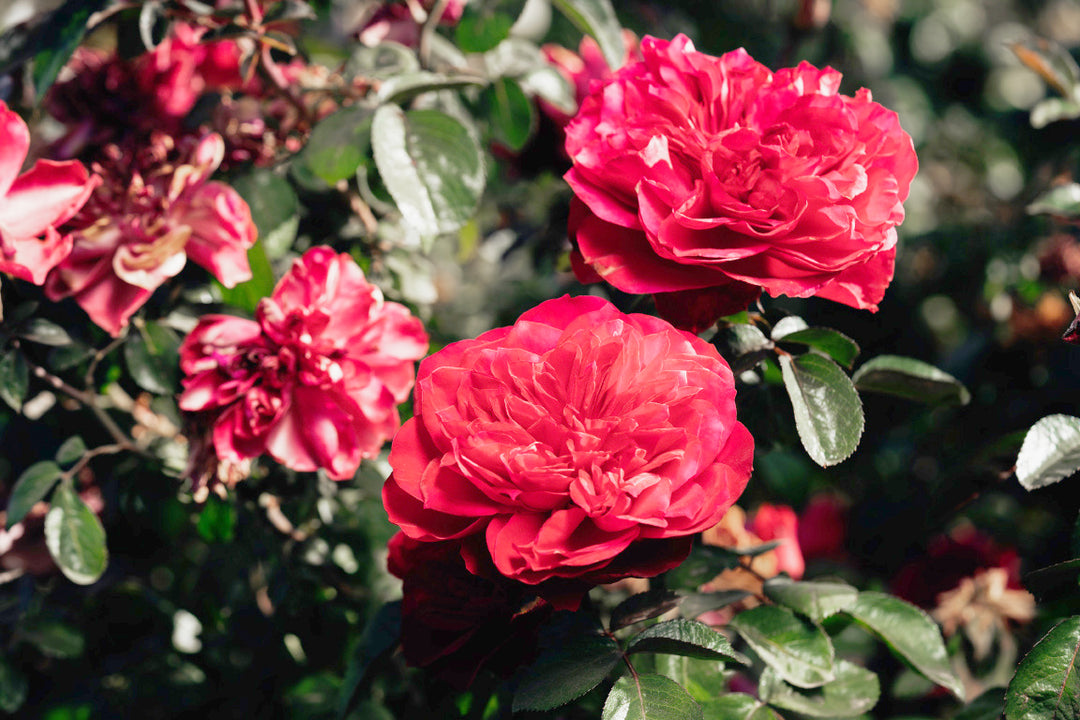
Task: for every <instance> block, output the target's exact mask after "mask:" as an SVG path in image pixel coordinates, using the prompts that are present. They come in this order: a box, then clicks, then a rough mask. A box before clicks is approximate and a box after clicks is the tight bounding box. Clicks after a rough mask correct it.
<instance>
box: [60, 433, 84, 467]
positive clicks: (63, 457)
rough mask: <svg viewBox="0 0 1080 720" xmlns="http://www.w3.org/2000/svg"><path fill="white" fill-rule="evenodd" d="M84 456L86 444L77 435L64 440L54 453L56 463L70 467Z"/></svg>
mask: <svg viewBox="0 0 1080 720" xmlns="http://www.w3.org/2000/svg"><path fill="white" fill-rule="evenodd" d="M85 454H86V443H85V442H83V439H82V438H81V437H79V436H78V435H72V436H71V437H69V438H68V439H67V440H65V441H64V442H63V443H62V444H61V445H60V449H58V450H57V451H56V462H58V463H60V464H61V465H71V464H72V463H74V462H77V461H78V460H79V459H80V458H82V456H83V455H85Z"/></svg>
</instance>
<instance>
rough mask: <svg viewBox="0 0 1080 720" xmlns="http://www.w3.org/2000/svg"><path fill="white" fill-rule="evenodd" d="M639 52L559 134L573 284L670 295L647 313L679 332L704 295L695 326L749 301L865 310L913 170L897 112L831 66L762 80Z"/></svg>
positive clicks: (731, 62) (889, 252) (671, 45)
mask: <svg viewBox="0 0 1080 720" xmlns="http://www.w3.org/2000/svg"><path fill="white" fill-rule="evenodd" d="M641 51H642V55H643V58H644V59H643V60H642V61H641V62H636V63H631V64H629V65H626V66H625V67H623V68H622V69H620V70H619V71H618V72H617V73H616V74H615V75H614V76H613V77H612V78H611V79H610V80H609V81H608V82H607V83H606V84H603V85H599V84H598V85H595V86H594V87H593V91H592V92H591V93H590V95H589V96H588V97H587V98H586V99H585V101H584V102H583V103H582V106H581V110H580V112H579V113H578V115H577V117H576V118H575V119H574V120H573V121H572V122H571V123H570V124H569V125H568V126H567V128H566V136H567V140H566V148H567V152H568V154H569V155H570V157H571V159H572V160H573V162H574V166H573V168H571V170H570V171H569V172H568V173H567V174H566V180H567V182H568V183H569V184H570V186H571V187H572V188H573V190H574V193H575V195H576V199H575V202H574V204H573V207H572V209H571V218H570V231H571V235H572V237H573V239H574V240H575V242H576V246H577V251H576V252H577V253H578V254H579V256H580V257H579V258H578V262H577V263H576V265H575V267H576V269H577V270H578V271H579V275H581V276H582V279H586V280H589V279H595V278H596V277H601V278H603V279H604V280H605V281H607V282H609V283H611V284H612V285H614V286H616V287H618V288H619V289H621V290H624V291H626V292H632V293H653V294H659V293H682V294H681V295H678V296H675V297H676V299H677V302H675V303H672V302H667V303H661V305H664V306H665V308H664V309H663V310H662V312H664V314H665V316H666V317H670V318H671V319H672V320H673V322H677V323H682V324H683V325H700V324H701V318H691V319H690V321H687V319H686V318H684V317H683V316H682V315H681V314H680V313H679V312H677V310H678V306H679V305H681V304H688V305H689V304H692V303H693V302H694V299H693V296H695V295H700V294H703V293H704V294H710V295H713V296H715V298H714V299H713V300H712V301H710V302H707V303H698V305H697V307H698V309H700V308H703V307H708V308H710V311H711V312H712V313H713V317H712V318H710V319H709V321H710V322H711V320H715V317H716V315H717V314H726V313H729V312H735V311H737V310H742V309H745V307H746V305H747V303H748V298H753V297H754V296H755V295H756V294H757V293H758V292H760V291H761V290H764V291H765V292H767V293H769V294H770V295H789V296H793V297H809V296H817V297H824V298H828V299H830V300H835V301H837V302H841V303H844V304H846V305H851V306H852V307H856V308H864V309H869V310H876V309H877V304H878V303H879V302H880V301H881V299H882V297H883V295H884V293H885V288H886V287H887V286H888V284H889V282H890V280H891V279H892V275H893V264H894V258H895V253H896V226H897V225H898V224H900V222H901V221H902V220H903V218H904V208H903V204H902V203H903V201H904V200H905V199H906V198H907V195H908V190H909V188H910V184H911V180H912V178H913V177H914V175H915V172H916V169H917V166H918V162H917V160H916V157H915V151H914V149H913V146H912V142H911V138H910V137H909V136H908V134H907V133H905V132H904V131H903V130H902V129H901V127H900V123H899V121H898V119H897V116H896V113H894V112H892V111H890V110H886V109H885V108H883V107H882V106H881V105H878V104H877V103H875V102H872V100H871V97H870V92H869V91H868V90H865V89H864V90H860V91H858V92H857V93H856V94H855V96H854V97H849V96H846V95H840V94H839V92H838V90H839V87H840V73H838V72H836V71H835V70H832V69H831V68H825V69H823V70H819V69H817V68H815V67H813V66H812V65H809V64H808V63H805V62H804V63H802V64H800V65H799V66H798V67H795V68H787V69H784V70H780V71H778V72H776V73H775V74H774V73H772V72H770V71H769V70H768V68H766V67H765V66H764V65H761V64H760V63H757V62H755V61H754V60H753V59H752V58H751V57H750V56H749V55H748V54H747V53H746V52H745V51H743V50H736V51H733V52H729V53H727V54H725V55H723V56H721V57H711V56H709V55H704V54H702V53H699V52H696V51H695V50H694V46H693V44H692V43H691V42H690V40H689V39H687V38H686V37H685V36H681V35H680V36H678V37H676V38H675V39H674V40H672V41H671V42H668V41H665V40H658V39H656V38H652V37H646V38H644V39H643V40H642V42H641ZM716 298H718V299H716ZM688 312H689V314H691V315H692V314H693V313H692V312H690V311H688Z"/></svg>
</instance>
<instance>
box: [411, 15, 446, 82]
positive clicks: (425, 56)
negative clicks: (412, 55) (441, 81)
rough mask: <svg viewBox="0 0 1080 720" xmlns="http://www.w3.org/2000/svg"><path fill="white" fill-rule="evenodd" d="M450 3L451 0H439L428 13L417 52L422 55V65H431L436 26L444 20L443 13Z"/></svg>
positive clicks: (421, 30)
mask: <svg viewBox="0 0 1080 720" xmlns="http://www.w3.org/2000/svg"><path fill="white" fill-rule="evenodd" d="M449 5H450V0H438V2H436V3H435V7H433V8H431V13H429V14H428V18H427V21H426V22H425V23H424V26H423V27H422V28H421V29H420V43H419V47H418V48H417V54H418V55H419V56H420V65H421V66H422V67H425V68H427V67H430V66H431V36H432V35H434V34H435V28H436V27H438V26H439V21H440V20H442V16H443V13H444V12H446V8H447V7H449Z"/></svg>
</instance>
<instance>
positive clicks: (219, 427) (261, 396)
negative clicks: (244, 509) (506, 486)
mask: <svg viewBox="0 0 1080 720" xmlns="http://www.w3.org/2000/svg"><path fill="white" fill-rule="evenodd" d="M425 352H427V336H426V335H425V333H424V329H423V326H422V325H421V323H420V321H419V320H418V319H416V318H415V317H413V316H412V315H411V314H409V311H408V309H406V308H405V307H404V306H403V305H399V304H397V303H393V302H386V301H384V300H383V297H382V293H381V292H380V291H379V289H378V288H377V287H375V286H374V285H371V284H370V283H368V281H367V280H366V279H365V278H364V273H363V271H362V270H361V269H360V267H359V266H358V265H357V264H356V263H355V262H354V261H353V260H352V258H350V257H349V256H348V255H345V254H342V255H338V254H336V253H334V251H333V250H331V249H330V248H327V247H316V248H312V249H311V250H308V251H307V252H306V253H304V255H303V257H302V258H300V259H299V260H297V261H296V262H295V263H294V264H293V266H292V268H291V269H290V270H289V272H288V273H287V274H286V275H285V277H283V278H282V279H281V281H280V282H278V284H277V286H276V287H275V288H274V293H273V295H272V296H271V297H269V298H264V299H263V300H262V302H261V303H260V304H259V308H258V312H257V314H256V320H254V321H253V320H245V319H242V318H236V317H231V316H226V315H207V316H205V317H203V318H202V319H201V320H200V321H199V324H198V325H197V326H196V327H195V329H194V330H192V331H191V334H189V335H188V337H187V338H186V339H185V340H184V343H183V345H181V348H180V369H181V370H182V371H183V372H184V375H185V378H184V381H183V382H184V392H183V393H182V394H181V396H180V407H181V409H183V410H186V411H188V412H192V413H208V414H209V415H208V417H210V418H212V421H211V423H210V424H211V425H212V430H211V433H212V438H213V447H214V450H215V452H216V454H217V457H218V459H219V460H221V461H224V462H228V463H231V464H234V465H236V464H240V463H243V462H244V461H246V460H250V459H251V458H254V457H257V456H259V455H261V454H263V453H268V454H269V455H271V456H272V457H273V458H274V459H275V460H277V461H278V462H280V463H282V464H283V465H285V466H287V467H290V468H292V469H294V470H301V471H311V470H315V469H317V468H324V469H326V471H327V472H328V473H329V475H330V477H332V478H334V479H337V480H343V479H347V478H350V477H352V476H353V475H354V474H355V473H356V469H357V467H358V466H359V464H360V461H361V459H362V458H365V457H372V456H374V455H376V454H378V452H379V449H380V448H381V447H382V445H383V443H384V442H385V441H386V440H387V439H388V438H389V437H390V436H391V435H392V434H393V433H394V431H395V430H396V429H397V427H398V425H399V422H400V421H399V418H398V413H397V406H398V404H400V403H401V402H403V401H404V400H405V399H406V398H407V397H408V395H409V391H410V390H411V389H412V383H413V372H414V371H413V363H414V362H415V361H416V360H418V359H420V358H421V357H423V356H424V353H425ZM204 417H206V416H204ZM204 424H205V423H204Z"/></svg>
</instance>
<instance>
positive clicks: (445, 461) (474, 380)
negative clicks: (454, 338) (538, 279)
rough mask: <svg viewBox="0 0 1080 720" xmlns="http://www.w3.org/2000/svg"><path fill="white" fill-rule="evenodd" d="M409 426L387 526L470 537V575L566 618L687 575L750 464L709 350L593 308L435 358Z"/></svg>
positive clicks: (656, 322) (602, 304)
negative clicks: (693, 549)
mask: <svg viewBox="0 0 1080 720" xmlns="http://www.w3.org/2000/svg"><path fill="white" fill-rule="evenodd" d="M413 412H414V413H415V415H414V417H413V418H412V419H410V420H409V421H407V422H406V423H405V424H404V425H403V426H402V428H401V430H400V431H399V432H398V434H397V435H396V436H395V437H394V442H393V445H392V447H391V450H390V465H391V467H392V468H393V474H392V475H391V477H390V479H389V480H388V481H387V482H386V485H385V486H384V488H383V503H384V505H385V506H386V509H387V512H388V513H389V515H390V519H391V520H392V521H393V522H394V523H396V524H397V525H399V526H400V527H401V529H402V530H403V531H404V532H405V534H406V535H408V536H409V537H411V538H413V539H415V540H420V541H423V542H435V541H441V540H449V539H457V538H461V539H462V554H463V556H464V558H465V562H466V564H467V565H468V567H469V570H470V571H472V572H474V573H478V574H484V573H486V572H487V571H488V570H489V569H493V570H497V571H498V572H499V573H501V574H502V575H504V576H506V577H509V578H511V579H514V580H518V581H521V582H525V583H528V584H533V585H538V584H541V583H546V582H548V581H551V582H553V583H555V584H556V585H557V586H558V589H557V591H556V592H558V593H562V594H563V597H562V598H557V599H553V602H558V603H559V604H560V605H562V606H567V605H569V606H572V605H573V604H574V603H575V602H576V599H579V598H580V592H581V591H583V590H584V589H587V588H588V586H589V585H591V584H596V583H600V582H611V581H613V580H617V579H620V578H623V577H630V576H651V575H655V574H657V573H659V572H663V571H664V570H667V569H670V568H671V567H674V566H675V565H677V564H678V563H679V562H681V561H682V560H683V559H684V558H685V557H686V554H687V552H689V549H690V543H691V541H692V535H693V534H694V533H698V532H701V531H702V530H704V529H705V528H708V527H711V526H712V525H714V524H716V522H717V521H718V520H719V519H720V518H721V517H722V516H723V514H724V512H725V511H726V510H727V509H728V507H730V506H731V504H732V503H733V502H734V501H735V499H736V498H737V497H738V496H739V494H740V493H741V492H742V491H743V488H744V487H745V486H746V483H747V480H748V478H749V475H750V468H751V463H752V458H753V439H752V438H751V437H750V434H749V432H747V430H746V428H745V427H743V425H742V424H741V423H739V422H738V420H736V417H735V385H734V380H733V377H732V374H731V370H730V369H729V368H728V365H727V363H725V362H724V360H723V359H722V358H721V357H720V355H719V354H718V353H717V352H716V350H715V348H713V346H711V345H709V344H708V343H706V342H704V341H702V340H699V339H698V338H697V337H694V336H693V335H690V334H689V333H684V332H682V331H679V330H676V329H675V328H673V327H672V326H671V325H669V324H668V323H666V322H664V321H663V320H660V319H659V318H655V317H651V316H648V315H626V314H623V313H621V312H619V311H618V310H617V309H616V308H615V307H614V306H613V305H611V304H610V303H608V302H607V301H604V300H601V299H599V298H596V297H588V296H586V297H576V298H571V297H562V298H559V299H556V300H549V301H547V302H545V303H542V304H540V305H538V306H537V307H535V308H533V309H532V310H529V311H528V312H526V313H525V314H524V315H522V316H521V317H520V318H519V319H518V321H517V322H516V323H515V324H514V325H513V326H512V327H503V328H497V329H495V330H491V331H489V332H486V333H484V334H483V335H481V336H480V337H478V338H476V339H475V340H463V341H460V342H457V343H453V344H452V345H448V346H447V347H445V348H443V349H442V350H440V351H439V352H437V353H435V354H434V355H432V356H430V357H428V358H426V359H425V360H424V361H423V362H422V363H421V364H420V370H419V373H418V377H417V382H416V390H415V392H414V398H413ZM571 585H572V586H574V587H577V592H578V594H577V596H576V598H575V597H573V593H572V592H568V591H569V590H570V589H571V588H570V586H571ZM537 592H539V593H541V594H543V595H544V596H545V597H548V599H552V598H551V597H550V596H549V595H548V593H547V591H546V589H545V588H543V587H542V586H540V587H538V589H537Z"/></svg>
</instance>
